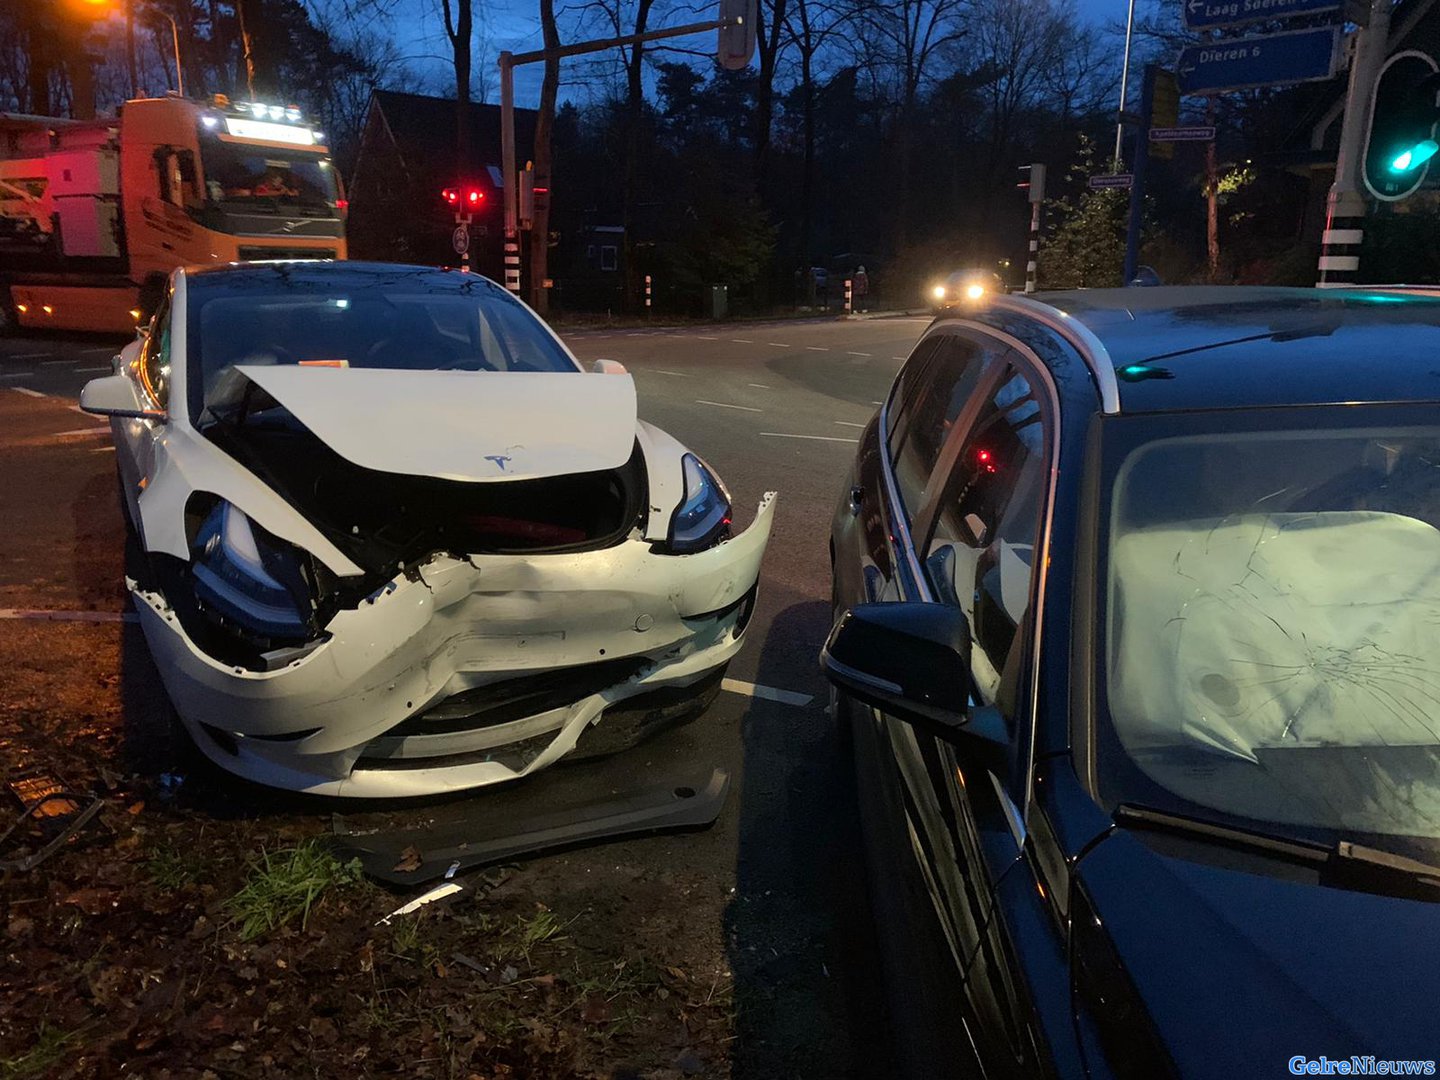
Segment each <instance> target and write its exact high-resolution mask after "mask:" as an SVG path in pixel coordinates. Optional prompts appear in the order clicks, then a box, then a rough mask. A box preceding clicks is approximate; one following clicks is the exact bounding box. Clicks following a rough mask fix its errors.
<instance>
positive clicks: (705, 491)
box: [669, 454, 730, 555]
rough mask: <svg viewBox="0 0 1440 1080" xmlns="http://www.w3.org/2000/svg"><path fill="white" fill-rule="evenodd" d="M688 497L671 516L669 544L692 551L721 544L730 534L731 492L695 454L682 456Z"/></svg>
mask: <svg viewBox="0 0 1440 1080" xmlns="http://www.w3.org/2000/svg"><path fill="white" fill-rule="evenodd" d="M680 468H681V470H682V471H683V472H684V474H685V498H684V499H683V500H682V501H681V503H680V505H679V506H678V507H677V508H676V510H675V516H674V517H672V518H671V519H670V541H669V547H670V550H671V551H672V552H674V553H675V554H676V555H689V554H690V553H692V552H695V551H704V550H705V549H706V548H708V547H712V546H714V545H715V544H718V543H719V542H720V541H721V540H724V539H726V538H727V537H728V536H729V534H730V493H729V492H728V491H726V490H725V485H724V484H722V483H721V482H720V478H719V477H718V476H716V475H715V474H714V473H713V472H711V471H710V468H709V466H707V465H706V464H705V463H704V462H703V461H701V460H700V459H699V458H698V457H696V456H695V455H694V454H686V455H685V456H684V457H682V458H681V459H680Z"/></svg>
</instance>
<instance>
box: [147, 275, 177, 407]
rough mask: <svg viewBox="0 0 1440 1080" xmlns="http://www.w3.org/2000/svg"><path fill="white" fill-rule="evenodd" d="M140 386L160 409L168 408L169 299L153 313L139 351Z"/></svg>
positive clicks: (163, 301)
mask: <svg viewBox="0 0 1440 1080" xmlns="http://www.w3.org/2000/svg"><path fill="white" fill-rule="evenodd" d="M140 384H141V385H142V386H143V387H144V388H145V392H146V393H147V394H149V395H150V399H151V400H152V401H153V402H155V404H157V405H159V406H160V408H162V409H167V408H169V407H170V297H169V295H168V294H167V295H166V297H165V299H164V300H162V301H161V302H160V306H159V307H158V308H157V309H156V311H155V319H154V321H153V322H152V323H151V324H150V333H149V334H148V335H147V336H146V338H145V345H144V347H143V348H142V349H141V350H140Z"/></svg>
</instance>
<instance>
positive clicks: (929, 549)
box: [917, 365, 1048, 716]
mask: <svg viewBox="0 0 1440 1080" xmlns="http://www.w3.org/2000/svg"><path fill="white" fill-rule="evenodd" d="M988 385H995V384H988ZM1045 446H1046V432H1045V425H1044V421H1043V414H1042V411H1041V408H1040V404H1039V402H1038V400H1037V399H1036V396H1035V391H1034V386H1033V385H1032V383H1031V381H1030V380H1029V379H1028V378H1027V377H1026V376H1025V375H1024V374H1022V373H1021V372H1020V371H1019V369H1017V368H1015V367H1014V366H1013V365H1012V366H1007V368H1006V369H1005V371H1004V372H1003V374H1001V375H1000V378H999V382H998V386H997V388H996V389H995V390H994V391H993V392H991V393H990V394H989V397H988V399H987V400H986V401H984V402H983V404H981V406H980V410H979V413H978V415H977V417H976V420H975V422H974V424H973V425H972V426H971V427H970V429H969V431H968V433H967V434H966V435H965V436H964V441H963V442H962V443H961V445H960V447H959V453H958V454H957V456H956V457H955V464H954V467H953V468H952V469H951V470H950V473H949V476H948V477H947V478H946V484H945V489H944V491H943V492H942V493H941V495H940V497H939V504H938V508H937V512H936V515H935V525H934V530H933V535H932V536H931V537H930V538H929V540H928V542H926V543H925V544H924V548H923V549H924V552H925V570H926V574H927V576H928V577H929V579H930V584H931V588H932V589H933V591H934V593H935V595H936V598H937V599H938V600H940V601H941V602H943V603H949V604H954V605H956V606H958V607H960V608H961V609H962V610H963V611H964V612H965V615H966V618H967V619H968V620H969V622H970V629H971V634H972V636H973V638H974V644H973V648H972V650H971V668H972V676H973V678H974V680H975V687H976V690H977V692H978V693H979V695H980V697H981V698H982V699H983V700H984V701H985V702H986V703H987V704H998V705H1000V706H1001V708H1002V711H1004V712H1006V714H1007V716H1009V715H1012V714H1013V711H1012V708H1011V707H1012V706H1013V703H1014V700H1015V693H1016V691H1017V689H1018V685H1019V681H1020V673H1021V670H1022V667H1023V665H1022V662H1021V661H1022V660H1023V653H1024V640H1023V637H1024V636H1023V635H1021V634H1020V633H1019V632H1018V631H1019V628H1020V625H1021V623H1022V621H1023V619H1024V617H1025V613H1026V611H1027V610H1028V608H1029V604H1030V584H1031V578H1032V577H1033V574H1034V569H1035V548H1036V544H1037V542H1038V539H1039V535H1040V524H1041V507H1042V503H1043V499H1044V496H1045V492H1046V479H1047V474H1048V468H1047V465H1046V458H1047V455H1046V453H1045ZM917 539H918V538H917Z"/></svg>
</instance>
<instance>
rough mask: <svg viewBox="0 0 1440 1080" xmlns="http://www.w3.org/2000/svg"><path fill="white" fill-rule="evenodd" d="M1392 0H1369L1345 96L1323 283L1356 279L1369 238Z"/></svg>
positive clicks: (1328, 206) (1324, 245)
mask: <svg viewBox="0 0 1440 1080" xmlns="http://www.w3.org/2000/svg"><path fill="white" fill-rule="evenodd" d="M1390 4H1391V0H1370V23H1369V25H1368V26H1366V27H1364V28H1363V29H1361V30H1357V31H1356V33H1358V34H1359V35H1360V39H1359V41H1357V42H1356V45H1355V59H1354V62H1353V63H1352V64H1351V67H1350V92H1349V94H1348V95H1347V96H1346V98H1345V119H1344V122H1343V123H1342V125H1341V127H1340V152H1339V154H1338V155H1337V157H1336V158H1335V182H1334V183H1333V184H1332V185H1331V186H1330V197H1329V199H1328V200H1327V201H1326V206H1325V232H1324V234H1323V235H1322V236H1321V242H1320V265H1319V281H1317V282H1316V285H1317V286H1319V287H1320V288H1322V289H1323V288H1328V287H1334V286H1337V285H1350V284H1353V283H1354V281H1355V279H1356V277H1357V276H1358V274H1359V270H1360V246H1361V244H1362V243H1363V242H1364V240H1365V195H1364V192H1363V190H1362V189H1361V183H1360V168H1361V162H1362V159H1363V158H1364V156H1365V140H1366V137H1367V136H1368V135H1369V130H1368V129H1369V127H1370V111H1371V106H1372V104H1373V102H1374V99H1375V84H1376V82H1377V81H1378V80H1379V77H1380V69H1381V68H1382V67H1384V66H1385V56H1386V53H1388V52H1389V51H1390Z"/></svg>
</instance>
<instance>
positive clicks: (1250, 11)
mask: <svg viewBox="0 0 1440 1080" xmlns="http://www.w3.org/2000/svg"><path fill="white" fill-rule="evenodd" d="M1180 6H1181V8H1182V9H1183V10H1184V12H1185V25H1186V26H1187V27H1188V28H1189V29H1191V30H1213V29H1215V28H1216V27H1220V26H1241V25H1243V24H1244V23H1252V22H1263V21H1264V20H1266V19H1288V18H1290V17H1291V16H1292V15H1320V14H1324V13H1330V12H1334V13H1337V14H1338V13H1339V12H1341V11H1343V10H1344V8H1345V0H1181V5H1180Z"/></svg>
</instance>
